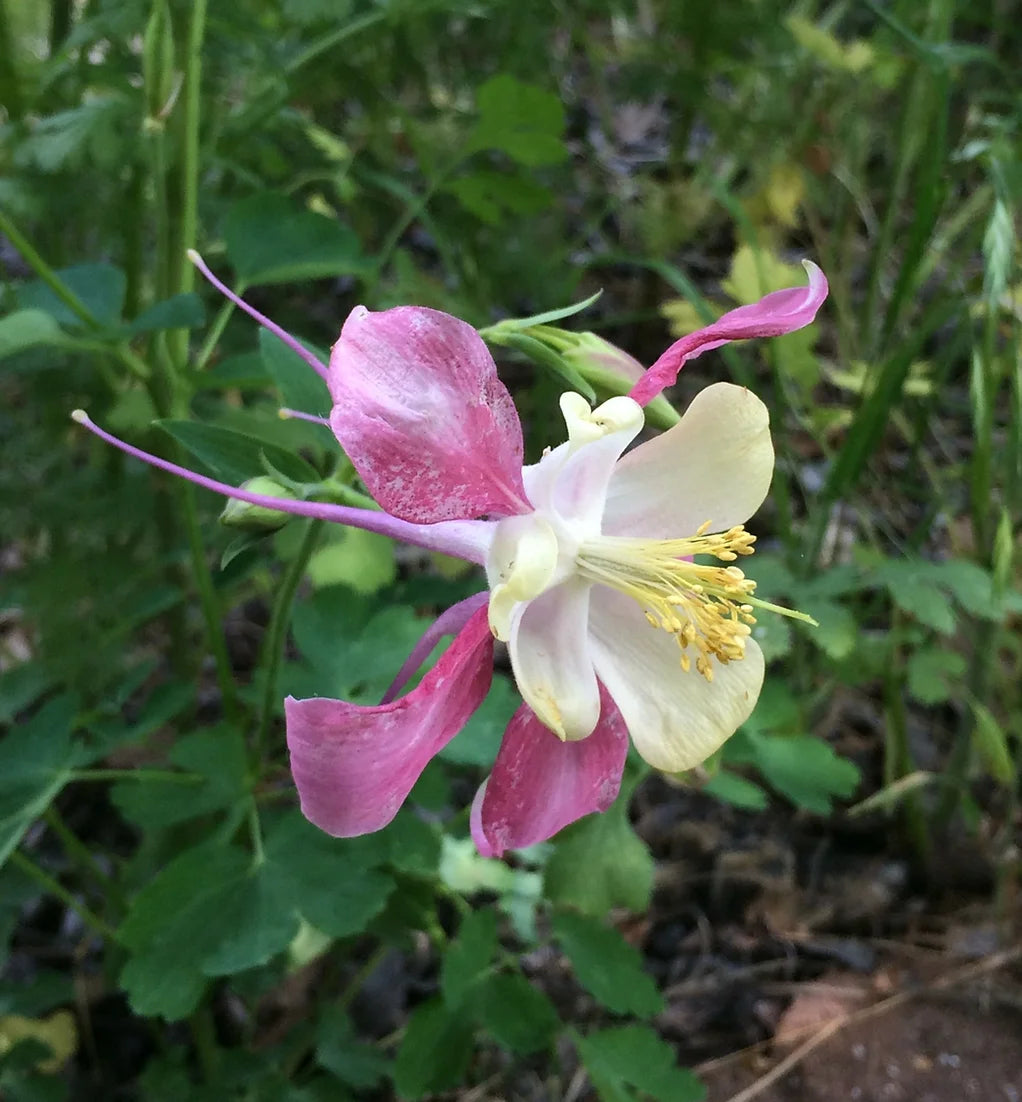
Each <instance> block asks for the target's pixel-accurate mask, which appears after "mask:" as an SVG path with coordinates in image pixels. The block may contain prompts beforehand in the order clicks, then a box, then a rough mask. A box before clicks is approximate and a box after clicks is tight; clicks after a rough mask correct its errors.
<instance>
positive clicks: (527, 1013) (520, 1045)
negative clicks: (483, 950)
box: [478, 974, 561, 1055]
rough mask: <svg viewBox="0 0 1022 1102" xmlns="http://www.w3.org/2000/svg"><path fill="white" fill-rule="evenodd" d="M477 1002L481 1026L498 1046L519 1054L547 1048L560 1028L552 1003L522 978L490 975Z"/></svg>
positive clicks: (559, 1020)
mask: <svg viewBox="0 0 1022 1102" xmlns="http://www.w3.org/2000/svg"><path fill="white" fill-rule="evenodd" d="M478 1003H479V1020H480V1022H481V1023H482V1025H483V1026H484V1027H485V1028H486V1029H487V1030H489V1032H490V1033H491V1034H492V1035H493V1037H494V1038H495V1039H496V1041H497V1042H498V1043H499V1044H501V1045H503V1046H504V1047H505V1048H509V1049H510V1050H511V1051H512V1052H517V1053H520V1054H522V1055H528V1054H529V1053H531V1052H539V1051H540V1050H541V1049H544V1048H549V1046H550V1044H551V1042H552V1041H553V1039H554V1036H555V1035H556V1033H557V1031H558V1030H559V1029H560V1027H561V1019H560V1018H559V1017H558V1016H557V1011H556V1010H555V1009H554V1006H553V1003H551V1001H550V1000H549V999H548V998H547V997H546V995H544V994H543V992H542V991H540V990H539V989H538V988H536V987H533V985H532V984H531V983H529V981H528V980H527V979H526V978H525V977H524V976H520V975H517V974H512V975H496V976H490V977H489V978H488V979H487V980H485V981H484V984H483V987H482V990H480V992H479V1000H478Z"/></svg>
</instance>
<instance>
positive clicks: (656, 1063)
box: [576, 1025, 706, 1102]
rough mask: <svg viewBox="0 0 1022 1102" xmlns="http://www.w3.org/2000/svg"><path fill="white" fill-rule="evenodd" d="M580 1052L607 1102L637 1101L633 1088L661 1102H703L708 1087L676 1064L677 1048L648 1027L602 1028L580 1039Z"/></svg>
mask: <svg viewBox="0 0 1022 1102" xmlns="http://www.w3.org/2000/svg"><path fill="white" fill-rule="evenodd" d="M576 1043H577V1045H578V1053H579V1056H580V1057H581V1058H582V1063H583V1064H584V1065H585V1069H586V1071H587V1072H588V1073H589V1078H590V1079H591V1080H592V1082H593V1086H594V1087H595V1088H596V1090H597V1093H598V1094H599V1097H600V1098H601V1099H605V1100H606V1102H616V1100H619V1099H621V1100H629V1102H631V1100H634V1099H637V1097H638V1096H637V1095H636V1094H635V1093H634V1091H633V1090H630V1089H629V1088H630V1087H631V1088H635V1089H637V1090H639V1091H642V1092H643V1094H645V1095H652V1096H653V1098H655V1099H657V1100H658V1102H702V1100H703V1099H704V1098H705V1097H706V1088H705V1087H704V1086H703V1084H702V1083H700V1082H699V1080H698V1079H697V1078H696V1077H695V1075H693V1074H692V1072H690V1071H687V1070H686V1069H684V1068H679V1067H678V1066H677V1064H676V1063H675V1056H674V1049H672V1048H671V1046H670V1045H669V1044H667V1042H666V1041H664V1040H662V1039H661V1038H660V1037H658V1036H657V1035H656V1033H654V1031H653V1030H652V1029H651V1028H650V1027H649V1026H645V1025H625V1026H618V1027H616V1028H614V1029H601V1030H598V1031H597V1032H595V1033H590V1034H589V1036H588V1037H579V1038H578V1040H577V1042H576Z"/></svg>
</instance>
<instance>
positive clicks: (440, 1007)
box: [394, 999, 472, 1098]
mask: <svg viewBox="0 0 1022 1102" xmlns="http://www.w3.org/2000/svg"><path fill="white" fill-rule="evenodd" d="M471 1056H472V1024H471V1021H470V1020H469V1019H468V1018H467V1016H466V1015H465V1014H464V1013H463V1012H461V1011H458V1010H451V1009H450V1008H449V1007H448V1006H446V1005H445V1004H444V1002H443V1001H442V1000H441V999H430V1000H429V1001H428V1002H424V1003H422V1004H421V1005H420V1006H418V1007H416V1009H415V1010H414V1011H413V1013H412V1016H411V1017H410V1018H409V1019H408V1025H407V1027H406V1029H405V1035H404V1038H403V1039H402V1041H401V1048H400V1050H399V1051H398V1054H397V1062H396V1064H395V1066H394V1085H395V1087H396V1088H397V1091H398V1094H401V1095H404V1096H406V1097H408V1098H419V1097H420V1096H421V1095H423V1094H426V1093H427V1092H430V1091H442V1090H447V1089H448V1088H451V1087H456V1086H458V1085H459V1083H460V1082H461V1080H462V1077H463V1075H464V1074H465V1069H466V1068H467V1067H468V1062H469V1059H470V1058H471Z"/></svg>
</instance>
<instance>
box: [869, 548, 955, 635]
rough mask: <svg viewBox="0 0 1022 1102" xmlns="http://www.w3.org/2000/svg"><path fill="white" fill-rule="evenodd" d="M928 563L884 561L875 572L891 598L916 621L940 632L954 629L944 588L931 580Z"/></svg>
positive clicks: (951, 611) (943, 632) (946, 632)
mask: <svg viewBox="0 0 1022 1102" xmlns="http://www.w3.org/2000/svg"><path fill="white" fill-rule="evenodd" d="M929 567H930V564H928V563H918V562H912V561H911V560H908V561H891V562H886V563H884V564H883V565H882V566H881V567H880V568H879V570H878V571H877V574H878V575H879V578H880V579H881V580H882V581H883V582H884V584H885V585H886V586H887V590H888V592H889V593H890V595H891V599H892V600H893V601H894V603H895V604H896V605H897V606H898V608H900V609H902V610H903V611H905V612H908V613H909V614H910V615H912V616H914V617H915V618H916V619H917V620H918V621H919V623H921V624H924V625H926V627H930V628H933V629H934V631H938V632H940V633H941V634H942V635H950V634H951V633H952V632H953V631H954V630H955V624H956V618H955V613H954V609H953V608H952V607H951V602H950V601H949V600H948V598H947V596H946V594H945V593H944V591H943V590H942V589H941V588H940V586H939V585H937V584H936V583H935V582H933V581H932V580H931V571H930V569H929Z"/></svg>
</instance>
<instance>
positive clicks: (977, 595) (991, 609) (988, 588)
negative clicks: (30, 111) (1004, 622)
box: [930, 559, 1004, 620]
mask: <svg viewBox="0 0 1022 1102" xmlns="http://www.w3.org/2000/svg"><path fill="white" fill-rule="evenodd" d="M930 576H931V577H932V578H933V579H934V580H935V581H938V582H940V584H941V585H943V586H945V587H946V588H948V589H950V590H951V593H952V595H953V596H954V598H955V600H956V601H957V602H958V603H959V604H960V605H961V606H962V607H963V608H964V609H965V610H966V612H971V613H972V615H973V616H978V617H980V618H981V619H984V620H1000V619H1001V618H1002V616H1003V615H1004V610H1003V608H1002V607H1001V602H999V601H998V600H997V599H996V597H995V595H994V589H993V578H991V576H990V574H989V573H988V572H987V571H986V570H984V569H983V567H981V566H979V565H978V564H977V563H974V562H969V561H968V560H967V559H948V560H946V561H945V562H939V563H931V564H930Z"/></svg>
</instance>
